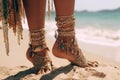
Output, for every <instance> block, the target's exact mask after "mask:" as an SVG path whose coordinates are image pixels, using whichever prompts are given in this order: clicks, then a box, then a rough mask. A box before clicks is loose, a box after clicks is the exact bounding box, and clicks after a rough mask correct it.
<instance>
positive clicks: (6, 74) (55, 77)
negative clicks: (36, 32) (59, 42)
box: [0, 30, 120, 80]
mask: <svg viewBox="0 0 120 80" xmlns="http://www.w3.org/2000/svg"><path fill="white" fill-rule="evenodd" d="M9 32H10V34H9V36H10V37H9V39H10V40H9V42H10V53H9V54H10V56H7V55H6V52H5V48H4V41H3V37H1V38H0V80H119V79H120V62H117V61H115V60H111V59H110V58H109V59H107V58H106V57H104V56H103V55H101V56H100V55H98V54H97V53H100V52H99V51H98V52H97V50H98V49H102V47H103V46H104V48H105V51H107V50H106V49H108V52H109V49H113V50H110V51H112V52H114V49H116V48H115V47H114V46H113V47H106V46H105V45H99V47H98V46H97V45H98V44H93V43H85V42H84V41H83V40H81V42H79V44H80V46H81V47H82V51H83V53H84V55H85V56H86V58H87V60H92V61H98V62H99V66H98V67H95V68H90V69H89V68H80V67H77V66H73V65H70V63H69V62H68V61H67V60H64V59H60V58H56V57H54V56H53V55H52V52H51V51H50V57H51V59H52V61H53V64H54V65H55V66H56V67H57V69H55V70H53V71H52V72H50V73H46V74H42V75H41V74H40V75H35V74H33V73H32V64H31V63H30V62H29V61H28V60H27V59H26V55H25V53H26V49H27V48H28V43H29V37H28V31H27V30H24V32H23V38H24V39H23V40H22V41H21V45H20V46H18V44H17V41H16V40H17V37H15V36H14V34H13V33H12V32H11V31H9ZM48 35H50V34H47V37H46V39H47V40H46V41H47V44H48V47H49V48H50V50H51V48H52V45H53V44H54V41H55V39H54V38H50V37H51V36H48ZM0 36H3V34H2V30H0ZM88 45H89V46H88ZM90 46H91V49H95V52H94V53H96V54H94V53H90V49H89V48H90ZM108 52H106V54H107V55H115V54H114V53H109V54H108ZM118 61H119V60H118Z"/></svg>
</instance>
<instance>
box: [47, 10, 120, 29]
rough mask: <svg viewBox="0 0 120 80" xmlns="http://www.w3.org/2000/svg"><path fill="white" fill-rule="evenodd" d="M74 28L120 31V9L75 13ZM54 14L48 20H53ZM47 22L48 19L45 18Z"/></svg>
mask: <svg viewBox="0 0 120 80" xmlns="http://www.w3.org/2000/svg"><path fill="white" fill-rule="evenodd" d="M74 15H75V17H76V27H77V28H85V27H94V28H102V29H104V28H105V29H112V30H117V29H120V8H118V9H116V10H102V11H97V12H89V11H75V13H74ZM54 18H55V12H51V17H50V20H52V21H53V20H54ZM46 19H47V20H48V17H47V16H46Z"/></svg>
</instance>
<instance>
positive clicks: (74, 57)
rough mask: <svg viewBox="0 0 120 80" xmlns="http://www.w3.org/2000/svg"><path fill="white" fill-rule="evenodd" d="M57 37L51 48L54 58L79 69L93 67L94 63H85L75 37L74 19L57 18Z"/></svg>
mask: <svg viewBox="0 0 120 80" xmlns="http://www.w3.org/2000/svg"><path fill="white" fill-rule="evenodd" d="M56 21H57V27H58V30H57V32H58V35H55V38H56V42H55V44H54V46H53V49H52V51H53V54H54V55H55V56H56V57H59V58H64V59H67V60H69V61H70V62H71V63H72V64H75V65H77V66H80V67H88V66H91V67H92V66H93V65H94V64H98V63H96V62H90V61H89V62H87V61H86V58H85V57H84V55H83V53H82V51H81V49H80V48H79V46H78V43H77V39H76V37H75V28H74V26H75V18H74V16H73V15H71V16H57V17H56Z"/></svg>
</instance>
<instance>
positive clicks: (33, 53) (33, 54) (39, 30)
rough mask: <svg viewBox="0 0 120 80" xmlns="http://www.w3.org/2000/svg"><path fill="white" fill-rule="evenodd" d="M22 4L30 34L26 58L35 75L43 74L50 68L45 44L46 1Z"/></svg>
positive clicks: (29, 1) (31, 0)
mask: <svg viewBox="0 0 120 80" xmlns="http://www.w3.org/2000/svg"><path fill="white" fill-rule="evenodd" d="M23 3H24V7H25V12H26V16H27V21H28V25H29V32H30V48H29V49H28V51H27V53H26V56H27V58H28V60H29V61H31V62H32V64H33V65H34V69H35V73H44V72H46V71H48V70H51V66H52V65H51V60H50V58H49V56H48V47H47V45H46V42H45V30H44V22H45V8H46V0H34V1H33V0H23ZM49 64H50V65H49Z"/></svg>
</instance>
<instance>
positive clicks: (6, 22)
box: [0, 0, 25, 55]
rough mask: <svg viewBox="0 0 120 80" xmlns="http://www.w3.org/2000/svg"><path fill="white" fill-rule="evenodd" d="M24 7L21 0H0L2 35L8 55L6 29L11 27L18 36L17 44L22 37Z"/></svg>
mask: <svg viewBox="0 0 120 80" xmlns="http://www.w3.org/2000/svg"><path fill="white" fill-rule="evenodd" d="M24 13H25V12H24V7H23V3H22V0H0V21H2V25H3V35H4V42H5V47H6V53H7V55H9V38H8V29H9V28H11V29H12V30H13V32H14V34H15V35H16V34H17V36H18V44H20V40H21V39H23V37H22V31H23V28H22V18H24V16H25V14H24Z"/></svg>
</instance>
